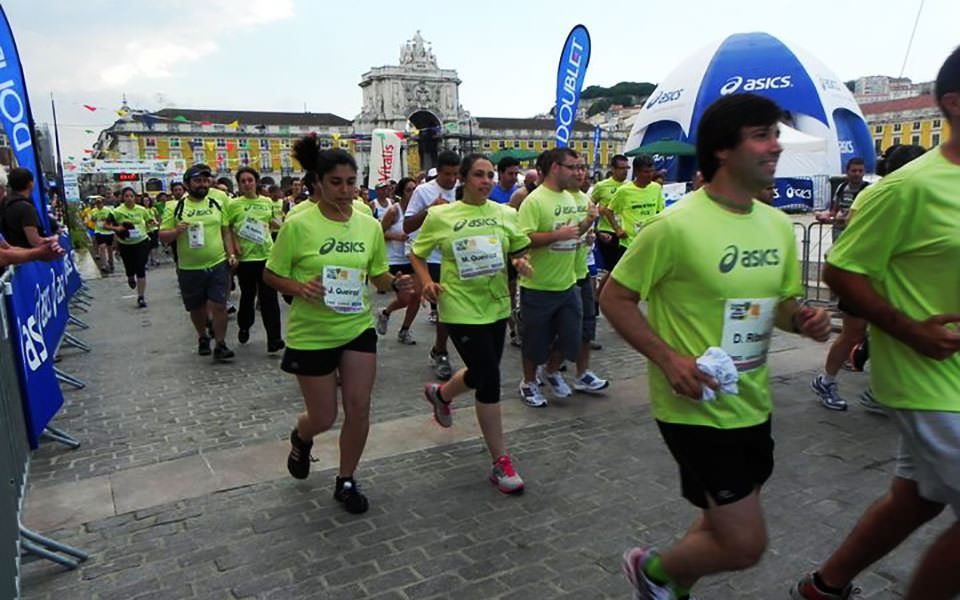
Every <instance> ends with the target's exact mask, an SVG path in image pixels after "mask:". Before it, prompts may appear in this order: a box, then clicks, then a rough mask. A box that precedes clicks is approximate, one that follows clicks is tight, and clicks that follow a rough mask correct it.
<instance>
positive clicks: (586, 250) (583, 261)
mask: <svg viewBox="0 0 960 600" xmlns="http://www.w3.org/2000/svg"><path fill="white" fill-rule="evenodd" d="M570 193H571V194H573V199H574V201H575V202H576V203H577V222H578V223H582V222H583V220H584V219H586V218H587V211H589V210H590V197H589V196H587V195H586V194H585V193H583V192H581V191H580V190H576V191H574V192H570ZM589 234H590V232H589V231H588V232H587V233H586V234H584V235H582V236H580V240H579V243H578V244H577V256H576V259H575V265H574V274H575V275H576V277H577V280H578V281H579V280H580V279H583V278H584V277H586V276H587V275H588V274H589V273H590V269H589V268H588V267H587V255H588V254H590V251H591V250H592V249H593V248H592V246H590V245H589V244H587V243H586V237H587V236H588V235H589Z"/></svg>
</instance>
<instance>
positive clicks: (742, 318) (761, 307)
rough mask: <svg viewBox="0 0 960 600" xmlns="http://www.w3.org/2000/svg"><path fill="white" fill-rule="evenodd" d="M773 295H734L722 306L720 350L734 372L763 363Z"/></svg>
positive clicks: (765, 354)
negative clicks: (768, 296)
mask: <svg viewBox="0 0 960 600" xmlns="http://www.w3.org/2000/svg"><path fill="white" fill-rule="evenodd" d="M776 308H777V299H776V298H759V299H753V298H736V299H730V300H727V302H726V304H725V305H724V307H723V343H722V347H723V351H724V352H726V353H727V354H729V355H730V358H732V359H733V364H735V365H736V366H737V370H738V371H741V372H743V371H752V370H754V369H756V368H758V367H762V366H763V365H765V364H766V363H767V349H768V348H769V347H770V335H771V334H772V333H773V319H774V311H775V310H776Z"/></svg>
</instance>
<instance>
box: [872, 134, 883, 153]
mask: <svg viewBox="0 0 960 600" xmlns="http://www.w3.org/2000/svg"><path fill="white" fill-rule="evenodd" d="M882 144H883V140H881V139H879V138H877V139H875V140H873V151H874V152H876V153H877V154H881V151H880V147H881V145H882Z"/></svg>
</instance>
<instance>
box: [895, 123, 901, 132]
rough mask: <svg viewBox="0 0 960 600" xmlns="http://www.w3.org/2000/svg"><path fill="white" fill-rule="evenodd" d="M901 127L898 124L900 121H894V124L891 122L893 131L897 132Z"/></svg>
mask: <svg viewBox="0 0 960 600" xmlns="http://www.w3.org/2000/svg"><path fill="white" fill-rule="evenodd" d="M901 129H902V127H901V124H900V123H894V124H893V131H894V132H899V131H900V130H901Z"/></svg>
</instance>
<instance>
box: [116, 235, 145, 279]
mask: <svg viewBox="0 0 960 600" xmlns="http://www.w3.org/2000/svg"><path fill="white" fill-rule="evenodd" d="M117 248H119V249H120V258H121V259H122V260H123V270H124V271H125V272H126V273H127V277H133V276H134V275H136V276H137V278H138V279H144V278H146V276H147V259H148V258H150V240H149V239H144V240H143V241H142V242H138V243H136V244H117Z"/></svg>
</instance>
